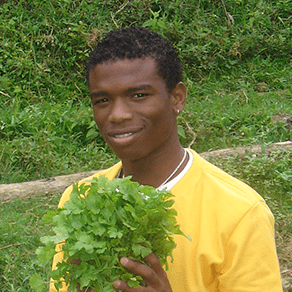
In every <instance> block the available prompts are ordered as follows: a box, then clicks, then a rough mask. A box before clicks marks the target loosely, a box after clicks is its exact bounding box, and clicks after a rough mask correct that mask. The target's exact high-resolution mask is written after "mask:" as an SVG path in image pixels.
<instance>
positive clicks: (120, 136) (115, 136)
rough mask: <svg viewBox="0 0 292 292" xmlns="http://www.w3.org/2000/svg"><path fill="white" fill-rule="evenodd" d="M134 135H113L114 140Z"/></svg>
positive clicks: (130, 133)
mask: <svg viewBox="0 0 292 292" xmlns="http://www.w3.org/2000/svg"><path fill="white" fill-rule="evenodd" d="M131 135H133V133H132V132H129V133H125V134H119V135H113V137H114V138H125V137H129V136H131Z"/></svg>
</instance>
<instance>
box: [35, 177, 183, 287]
mask: <svg viewBox="0 0 292 292" xmlns="http://www.w3.org/2000/svg"><path fill="white" fill-rule="evenodd" d="M96 194H99V195H98V196H96ZM70 197H71V199H70V201H67V202H66V203H65V205H64V207H63V208H62V209H57V210H56V211H55V212H52V211H50V212H48V214H47V215H46V216H45V217H44V218H46V220H47V221H48V222H50V223H51V224H52V225H53V226H54V228H53V229H54V232H55V233H56V234H57V235H56V234H53V235H51V236H43V237H42V238H41V241H42V242H43V243H44V244H45V246H41V247H39V248H38V250H37V255H38V258H39V260H40V262H41V263H42V264H44V265H48V264H50V265H49V267H50V266H51V262H52V258H53V256H54V255H55V254H57V252H56V251H55V246H56V244H58V243H60V242H62V241H64V240H65V241H66V242H65V243H64V245H63V246H62V250H63V251H64V258H66V259H67V261H66V262H65V261H64V262H61V263H58V266H57V267H58V269H57V270H54V271H52V272H51V273H50V274H51V277H52V279H54V280H56V283H55V286H56V287H59V288H61V287H62V282H63V281H64V280H65V282H66V284H67V285H69V289H70V290H72V291H75V289H76V286H77V285H78V284H80V289H84V288H86V287H91V288H93V289H94V290H95V291H104V292H113V291H115V289H114V288H113V287H112V284H113V282H114V281H115V280H117V279H122V280H124V281H127V282H128V285H129V286H130V287H135V288H138V287H139V286H140V285H145V282H144V280H143V278H142V277H140V276H137V275H135V274H134V273H132V272H129V271H128V270H127V269H126V268H124V267H122V266H121V265H120V262H119V259H120V258H121V257H123V256H126V257H130V258H132V259H133V260H137V261H140V262H144V263H146V262H145V261H144V258H145V257H146V256H148V255H149V254H150V253H151V252H153V253H154V254H155V255H157V256H158V258H159V259H160V262H161V264H162V265H163V266H165V267H166V268H167V267H168V264H167V258H168V257H169V256H171V255H172V251H173V249H174V248H175V246H176V244H175V242H174V240H173V238H172V235H174V234H179V235H184V234H183V233H182V232H181V231H180V228H179V226H178V225H177V223H176V218H175V216H176V215H177V213H176V211H175V210H173V209H172V208H171V206H172V205H173V203H174V200H173V199H171V197H173V196H172V194H171V193H169V192H167V191H165V190H164V191H156V189H155V188H153V187H150V186H140V185H139V184H138V183H137V182H132V181H131V180H130V177H127V178H123V179H116V180H113V181H108V179H107V178H105V177H104V176H101V177H99V178H98V179H97V178H94V179H93V180H92V182H91V185H90V186H88V185H86V183H83V184H81V185H78V184H77V183H76V184H74V185H73V191H72V193H71V195H70ZM108 238H110V239H111V240H110V241H109V240H108ZM72 261H75V262H76V261H78V262H79V264H78V265H77V264H75V265H72ZM60 279H64V280H63V281H60ZM41 282H42V281H41V280H40V276H39V275H38V274H35V275H34V277H33V278H32V280H31V284H32V285H33V287H35V289H36V290H37V291H43V289H42V288H43V287H40V288H41V289H38V288H37V287H38V286H41ZM43 286H44V285H43ZM46 286H48V283H47V284H46Z"/></svg>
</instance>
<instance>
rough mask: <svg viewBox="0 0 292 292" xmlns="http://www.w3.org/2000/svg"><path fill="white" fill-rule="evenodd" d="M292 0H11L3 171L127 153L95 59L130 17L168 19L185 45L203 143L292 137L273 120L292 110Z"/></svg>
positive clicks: (81, 165)
mask: <svg viewBox="0 0 292 292" xmlns="http://www.w3.org/2000/svg"><path fill="white" fill-rule="evenodd" d="M290 2H291V1H290V0H275V1H267V0H264V1H255V0H248V1H246V0H236V1H230V0H224V1H222V0H215V1H209V0H200V1H193V0H172V1H166V0H141V1H137V0H133V1H126V0H118V1H117V0H107V1H105V0H103V1H99V0H93V1H88V0H81V1H74V0H60V1H55V0H43V1H36V0H32V1H15V0H7V1H4V3H3V1H2V2H1V4H0V15H1V19H2V22H1V23H0V31H1V33H0V44H1V45H0V97H1V98H0V158H1V165H0V182H1V183H12V182H21V181H26V180H36V179H40V178H46V177H50V176H55V175H61V174H69V173H74V172H79V171H87V170H92V169H100V168H102V167H104V166H105V167H106V166H109V165H111V164H112V163H113V162H115V161H116V158H115V156H114V154H113V153H112V151H111V150H110V149H109V148H108V147H107V146H106V145H105V143H104V142H103V140H102V139H101V136H100V135H99V133H98V131H97V130H96V127H95V126H94V124H93V122H92V120H93V118H92V113H91V110H90V98H89V96H88V88H87V86H86V80H85V63H86V60H87V57H88V54H89V52H90V51H91V50H92V48H93V47H94V45H95V42H96V41H97V40H99V39H101V38H102V37H103V36H104V35H105V34H106V33H107V32H109V31H110V30H112V29H115V28H119V27H122V26H129V25H140V26H145V27H147V28H148V29H150V30H154V31H157V32H159V33H161V34H162V35H164V36H165V37H167V38H168V39H170V40H171V41H172V42H173V43H174V45H175V47H176V49H177V50H178V52H179V55H180V58H181V61H182V64H183V68H184V76H185V81H186V83H187V85H188V87H189V91H188V101H187V104H186V106H185V110H184V112H183V113H182V117H183V119H182V120H181V121H179V130H180V132H179V134H180V138H181V142H182V143H183V145H184V146H188V145H190V144H192V148H194V149H195V150H196V151H198V152H203V151H208V150H211V149H218V148H225V147H233V146H243V145H253V144H262V143H272V142H278V141H285V140H291V139H292V136H291V135H292V134H291V131H289V129H288V130H287V127H286V126H285V125H283V124H282V125H281V124H279V123H278V124H274V123H273V120H272V118H273V116H275V115H288V114H290V113H291V112H292V103H291V100H292V99H291V98H292V97H291V91H292V87H291V86H292V85H291V84H292V82H291V81H292V70H291V68H292V66H291V55H292V37H291V25H292V18H291V3H290ZM223 3H224V5H223ZM224 7H225V9H224ZM226 12H227V13H229V14H230V15H231V16H232V18H233V19H234V22H229V23H228V21H227V20H228V18H227V15H228V14H227V13H226ZM184 121H187V123H185V122H184ZM190 129H191V130H190ZM193 133H195V134H196V139H195V141H194V142H193V137H194V135H193Z"/></svg>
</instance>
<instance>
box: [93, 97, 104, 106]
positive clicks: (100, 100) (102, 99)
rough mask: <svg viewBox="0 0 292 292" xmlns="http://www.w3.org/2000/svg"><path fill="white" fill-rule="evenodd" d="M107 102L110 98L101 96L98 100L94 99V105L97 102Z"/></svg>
mask: <svg viewBox="0 0 292 292" xmlns="http://www.w3.org/2000/svg"><path fill="white" fill-rule="evenodd" d="M105 102H108V99H107V98H101V99H98V100H96V101H94V103H93V104H94V105H96V104H101V103H105Z"/></svg>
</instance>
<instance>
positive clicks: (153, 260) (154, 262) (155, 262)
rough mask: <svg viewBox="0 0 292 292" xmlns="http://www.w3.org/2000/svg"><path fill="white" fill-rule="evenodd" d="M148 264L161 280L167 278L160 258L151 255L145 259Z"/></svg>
mask: <svg viewBox="0 0 292 292" xmlns="http://www.w3.org/2000/svg"><path fill="white" fill-rule="evenodd" d="M144 260H145V261H146V262H147V263H148V264H150V266H151V268H152V269H153V270H154V271H155V273H156V274H157V275H158V277H159V278H162V277H166V273H165V271H164V269H163V268H162V265H161V263H160V260H159V258H158V257H157V256H156V255H155V254H154V253H151V254H150V255H148V256H147V257H146V258H145V259H144Z"/></svg>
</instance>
